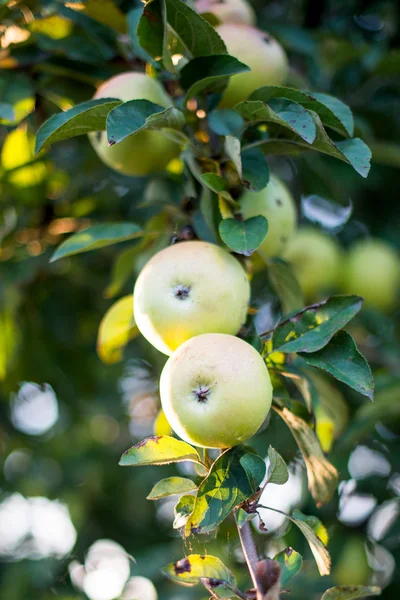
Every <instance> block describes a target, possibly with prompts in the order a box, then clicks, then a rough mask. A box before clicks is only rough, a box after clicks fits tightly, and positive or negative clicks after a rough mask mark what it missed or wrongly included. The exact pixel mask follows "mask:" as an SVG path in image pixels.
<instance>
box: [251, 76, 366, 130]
mask: <svg viewBox="0 0 400 600" xmlns="http://www.w3.org/2000/svg"><path fill="white" fill-rule="evenodd" d="M273 98H286V99H287V100H292V101H293V102H297V103H298V104H301V106H303V107H304V108H306V109H308V110H312V111H314V112H315V113H317V115H318V116H319V118H320V119H321V121H322V123H323V124H324V125H326V126H328V127H331V129H335V130H336V131H338V132H339V133H341V134H342V135H345V136H352V135H353V131H354V121H353V115H352V113H351V110H350V109H349V107H348V106H346V104H344V103H343V102H341V101H340V100H338V99H337V98H334V97H333V96H328V95H327V94H317V93H314V92H307V91H300V90H296V89H293V88H288V87H281V86H265V87H262V88H259V89H258V90H255V91H254V92H253V93H252V94H251V96H250V97H249V100H262V101H263V102H269V101H270V100H272V99H273Z"/></svg>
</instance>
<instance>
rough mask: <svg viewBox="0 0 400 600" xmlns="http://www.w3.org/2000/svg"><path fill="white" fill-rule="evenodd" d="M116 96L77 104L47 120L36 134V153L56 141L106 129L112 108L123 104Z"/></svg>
mask: <svg viewBox="0 0 400 600" xmlns="http://www.w3.org/2000/svg"><path fill="white" fill-rule="evenodd" d="M121 103H122V102H121V100H117V99H115V98H99V99H98V100H89V102H83V103H82V104H77V105H76V106H74V107H73V108H70V109H69V110H66V111H64V112H61V113H58V114H56V115H54V116H53V117H51V118H50V119H48V120H47V121H45V123H43V125H42V126H41V127H40V129H39V130H38V132H37V134H36V147H35V154H37V153H38V152H39V150H41V149H42V148H43V146H44V145H46V146H48V145H50V144H53V143H54V142H59V141H61V140H67V139H69V138H72V137H75V136H78V135H84V134H85V133H90V132H91V131H104V130H105V128H106V118H107V115H108V113H109V112H110V110H112V109H113V108H115V107H116V106H118V105H119V104H121Z"/></svg>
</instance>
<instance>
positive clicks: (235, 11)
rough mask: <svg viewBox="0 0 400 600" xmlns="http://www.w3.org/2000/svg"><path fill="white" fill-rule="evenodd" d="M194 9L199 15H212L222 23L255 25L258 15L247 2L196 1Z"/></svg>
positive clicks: (224, 0) (233, 0)
mask: <svg viewBox="0 0 400 600" xmlns="http://www.w3.org/2000/svg"><path fill="white" fill-rule="evenodd" d="M194 7H195V9H196V11H197V12H198V13H200V14H201V13H211V14H213V15H215V16H216V17H217V19H219V21H220V22H221V23H236V24H238V25H254V24H255V22H256V13H255V12H254V9H253V7H252V6H251V5H250V4H249V3H248V2H246V0H196V1H195V3H194Z"/></svg>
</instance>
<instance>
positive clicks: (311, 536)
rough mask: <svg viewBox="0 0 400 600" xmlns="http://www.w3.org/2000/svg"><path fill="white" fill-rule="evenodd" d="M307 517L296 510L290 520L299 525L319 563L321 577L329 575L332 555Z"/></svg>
mask: <svg viewBox="0 0 400 600" xmlns="http://www.w3.org/2000/svg"><path fill="white" fill-rule="evenodd" d="M305 516H306V515H303V514H302V513H301V512H300V511H297V510H296V511H294V512H293V514H292V516H291V517H288V518H289V519H290V520H291V521H292V523H294V524H295V525H297V527H298V528H299V529H300V531H301V532H302V534H303V535H304V537H305V538H306V539H307V542H308V544H309V546H310V549H311V552H312V553H313V555H314V558H315V562H316V563H317V567H318V570H319V573H320V575H329V573H330V570H331V557H330V554H329V552H328V550H327V549H326V547H325V545H324V544H323V543H322V541H321V540H320V538H319V537H318V536H317V534H316V533H315V532H314V530H313V529H312V528H311V527H310V525H308V523H307V522H306V521H305V520H304V517H305Z"/></svg>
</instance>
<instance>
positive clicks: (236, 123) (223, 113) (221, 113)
mask: <svg viewBox="0 0 400 600" xmlns="http://www.w3.org/2000/svg"><path fill="white" fill-rule="evenodd" d="M208 123H209V125H210V129H211V130H212V131H213V132H214V133H216V134H217V135H224V136H237V135H239V133H240V130H241V129H242V127H243V124H244V121H243V119H242V117H241V116H240V115H238V113H237V112H235V111H234V110H230V109H228V108H217V109H215V110H213V111H211V112H210V113H209V114H208Z"/></svg>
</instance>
